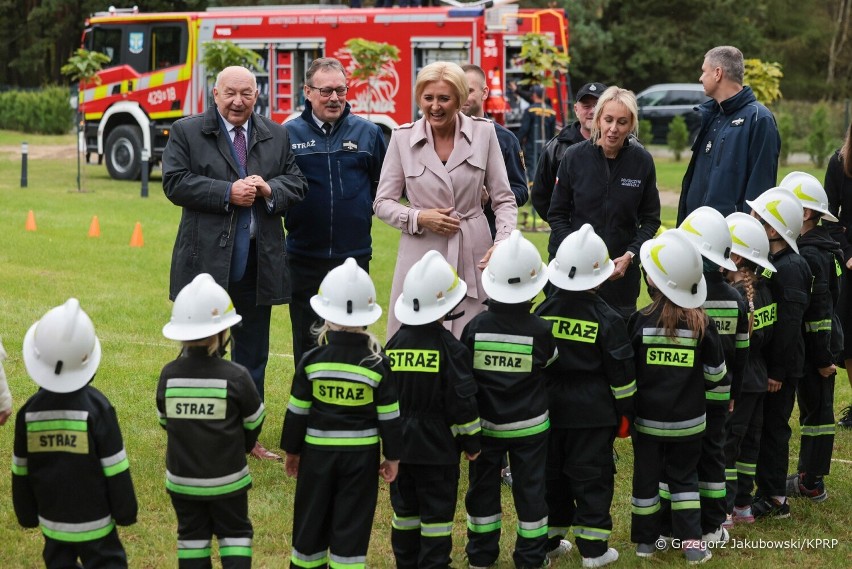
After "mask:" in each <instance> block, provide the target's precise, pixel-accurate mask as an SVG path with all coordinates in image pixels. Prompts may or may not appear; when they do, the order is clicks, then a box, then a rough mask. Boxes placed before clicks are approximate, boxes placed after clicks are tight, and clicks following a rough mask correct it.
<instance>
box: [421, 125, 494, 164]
mask: <svg viewBox="0 0 852 569" xmlns="http://www.w3.org/2000/svg"><path fill="white" fill-rule="evenodd" d="M474 121H481V122H486V123H488V124H489V125H490V124H491V121H489V120H488V119H484V118H479V117H476V118H471V117H469V116H467V115H465V114H464V113H462V112H459V113H458V114H456V131H455V135H454V138H455V146H454V148H453V152H452V154H450V158H449V160H447V164H446V171H447V172H449V171H451V170H452V169H453V168H455V167H456V166H458V165H459V164H461V163H462V162H464V161H466V160H467V159H468V158H470V157H471V156H472V155H473V131H474V128H475V126H474ZM409 143H410V145H411V148H414V147H415V146H420V145H423V144H426V143H428V144H430V145H432V146H433V147H434V145H435V140H434V137H433V136H432V128H431V127H430V126H429V124H428V121H427V120H426V118H425V117H424V118H421V119H419V120H417V121H416V122H415V123H414V125H413V127H412V131H411V138H410V139H409ZM460 146H461V148H460ZM436 156H437V155H436ZM427 165H428V164H427Z"/></svg>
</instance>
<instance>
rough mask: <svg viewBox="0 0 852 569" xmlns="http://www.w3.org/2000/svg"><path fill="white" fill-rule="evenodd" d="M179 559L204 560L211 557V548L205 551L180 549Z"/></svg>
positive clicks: (206, 548)
mask: <svg viewBox="0 0 852 569" xmlns="http://www.w3.org/2000/svg"><path fill="white" fill-rule="evenodd" d="M177 556H178V559H203V558H205V557H210V548H209V547H205V548H204V549H178V554H177Z"/></svg>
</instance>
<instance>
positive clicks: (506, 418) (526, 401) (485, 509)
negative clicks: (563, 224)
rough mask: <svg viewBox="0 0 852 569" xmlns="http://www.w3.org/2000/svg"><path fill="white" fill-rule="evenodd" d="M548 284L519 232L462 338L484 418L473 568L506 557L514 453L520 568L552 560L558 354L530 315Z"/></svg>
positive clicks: (476, 466)
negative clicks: (503, 471)
mask: <svg viewBox="0 0 852 569" xmlns="http://www.w3.org/2000/svg"><path fill="white" fill-rule="evenodd" d="M546 280H547V266H546V265H545V264H544V263H542V261H541V255H539V253H538V250H536V248H535V245H533V244H532V243H530V242H529V241H527V240H526V239H524V238H523V236H522V235H521V233H520V231H518V230H517V229H516V230H513V231H512V233H511V235H510V236H509V238H508V239H507V240H505V241H503V242H501V243H500V244H499V245H498V246H497V247H496V248H495V250H494V253H493V254H492V255H491V259H490V261H489V262H488V265H487V266H486V267H485V270H484V271H483V273H482V286H483V288H484V289H485V292H486V294H487V295H488V297H489V301H488V310H487V311H486V312H483V313H481V314H478V315H477V316H476V317H474V319H473V320H471V321H470V322H469V323H468V325H467V326H465V328H464V330H463V332H462V336H461V340H462V343H464V344H465V345H466V346H467V347H468V349H470V351H471V353H472V354H473V375H474V378H475V379H476V383H477V387H478V389H477V403H478V405H479V414H480V416H481V418H482V454H481V455H480V456H479V458H478V459H477V460H476V462H472V463H471V464H470V476H469V477H470V487H469V489H468V492H467V496H466V497H465V506H466V508H467V538H468V542H467V546H466V548H465V550H466V552H467V557H468V560H469V563H470V567H471V568H476V567H488V566H490V565H492V564H493V563H495V562H496V561H497V557H498V556H499V554H500V532H501V519H502V512H501V507H500V464H501V460H502V458H503V455H504V454H506V452H507V451H508V453H509V462H510V464H511V465H512V477H513V478H514V483H513V484H512V495H513V496H514V501H515V509H516V510H517V519H518V527H517V538H516V540H515V551H514V553H513V555H512V557H513V559H514V562H515V566H516V567H530V568H532V567H541V566H542V565H543V564H544V563H545V559H546V555H547V535H548V522H547V503H546V501H545V463H546V459H547V434H548V431H549V430H550V419H549V418H548V416H549V413H548V409H547V391H546V387H545V383H544V376H543V372H544V369H545V368H546V367H547V366H549V365H550V364H551V363H552V362H553V361H554V360H555V359H556V357H557V351H556V343H555V340H554V339H553V336H552V335H551V333H550V324H549V323H548V322H547V321H545V320H543V319H542V318H540V317H539V316H536V315H534V314H531V313H530V308H531V305H532V302H531V301H532V299H533V298H535V296H536V295H537V294H538V293H539V292H541V290H542V289H543V288H544V284H545V282H546Z"/></svg>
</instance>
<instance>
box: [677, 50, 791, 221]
mask: <svg viewBox="0 0 852 569" xmlns="http://www.w3.org/2000/svg"><path fill="white" fill-rule="evenodd" d="M744 69H745V67H744V64H743V54H742V52H741V51H740V50H739V49H737V48H735V47H732V46H720V47H714V48H713V49H711V50H710V51H708V52H707V54H706V55H705V56H704V64H703V65H702V66H701V78H700V81H701V83H702V84H703V85H704V92H705V93H706V94H707V96H708V97H711V99H712V100H710V101H707V102H706V103H703V104H702V105H700V106H699V107H698V110H699V111H700V112H701V130H700V132H699V133H698V136H697V137H696V139H695V143H694V144H693V145H692V159H691V160H690V162H689V167H688V168H687V170H686V175H685V176H684V178H683V186H682V191H681V194H680V204H679V206H678V212H677V222H678V224H680V223H681V222H682V221H683V220H684V219H685V218H686V216H687V215H689V214H690V213H691V212H692V211H693V210H695V209H697V208H698V207H700V206H703V205H706V206H710V207H712V208H714V209H716V210H718V211H719V212H720V213H722V215H728V214H730V213H733V212H735V211H744V210H745V208H746V206H745V200H753V199H754V198H756V197H757V196H759V195H760V194H762V193H763V192H765V191H766V190H768V189H769V188H773V187H775V185H776V183H775V182H776V179H777V175H778V155H779V153H780V151H781V137H780V136H779V135H778V127H777V125H776V124H775V117H774V116H773V115H772V113H771V112H770V111H769V109H767V108H766V107H764V106H763V105H761V104H760V103H758V102H757V99H756V98H755V96H754V93H753V92H752V90H751V88H750V87H744V86H743V74H744Z"/></svg>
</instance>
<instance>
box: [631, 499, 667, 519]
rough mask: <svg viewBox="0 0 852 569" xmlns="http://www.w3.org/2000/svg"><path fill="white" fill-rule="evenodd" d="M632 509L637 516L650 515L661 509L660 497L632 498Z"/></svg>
mask: <svg viewBox="0 0 852 569" xmlns="http://www.w3.org/2000/svg"><path fill="white" fill-rule="evenodd" d="M630 507H631V511H632V512H633V513H634V514H636V515H637V516H649V515H651V514H653V513H654V512H657V511H659V509H660V498H659V496H654V497H653V498H636V497H631V498H630Z"/></svg>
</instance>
